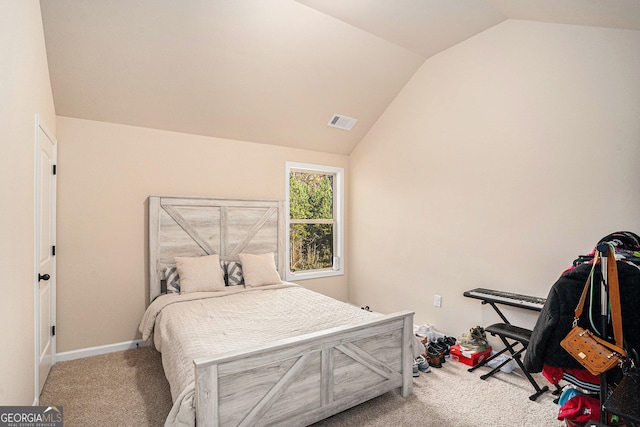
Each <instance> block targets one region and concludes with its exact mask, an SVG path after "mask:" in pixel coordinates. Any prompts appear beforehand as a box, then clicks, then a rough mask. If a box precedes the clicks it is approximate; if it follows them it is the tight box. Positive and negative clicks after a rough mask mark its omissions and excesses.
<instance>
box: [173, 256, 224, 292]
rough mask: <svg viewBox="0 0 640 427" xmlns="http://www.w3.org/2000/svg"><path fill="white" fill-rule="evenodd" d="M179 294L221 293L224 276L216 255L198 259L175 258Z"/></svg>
mask: <svg viewBox="0 0 640 427" xmlns="http://www.w3.org/2000/svg"><path fill="white" fill-rule="evenodd" d="M176 268H177V269H178V275H179V276H180V293H181V294H186V293H189V292H201V291H223V290H224V289H225V288H224V274H223V272H222V268H220V257H219V256H218V255H217V254H214V255H206V256H200V257H176Z"/></svg>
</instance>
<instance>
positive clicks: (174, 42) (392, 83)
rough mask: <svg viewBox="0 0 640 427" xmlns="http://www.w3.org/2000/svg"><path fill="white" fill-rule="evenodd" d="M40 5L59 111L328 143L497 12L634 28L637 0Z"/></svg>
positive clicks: (328, 146)
mask: <svg viewBox="0 0 640 427" xmlns="http://www.w3.org/2000/svg"><path fill="white" fill-rule="evenodd" d="M40 3H41V8H42V17H43V23H44V29H45V40H46V45H47V55H48V60H49V69H50V75H51V85H52V88H53V96H54V101H55V107H56V113H57V114H58V115H60V116H67V117H75V118H81V119H89V120H98V121H105V122H112V123H121V124H128V125H134V126H143V127H149V128H155V129H163V130H169V131H176V132H184V133H191V134H197V135H207V136H215V137H221V138H228V139H236V140H243V141H253V142H259V143H266V144H274V145H282V146H288V147H299V148H304V149H309V150H316V151H323V152H330V153H338V154H348V153H350V152H351V151H352V150H353V148H354V147H355V146H356V144H357V143H358V142H359V141H360V140H361V139H362V138H363V137H364V135H365V134H366V133H367V131H368V130H369V129H370V127H371V126H372V125H373V123H375V121H376V120H377V119H378V117H379V116H380V115H381V114H382V112H383V111H384V110H385V109H386V108H387V106H388V105H389V103H390V102H391V101H392V100H393V98H394V97H395V96H396V94H397V93H398V92H399V91H400V90H401V89H402V87H403V86H404V85H405V84H406V83H407V81H408V80H409V79H410V78H411V76H412V75H413V74H414V72H415V71H416V70H417V69H418V68H419V67H420V65H421V64H422V63H423V62H424V60H425V59H426V58H428V57H430V56H432V55H434V54H437V53H438V52H441V51H442V50H445V49H447V48H449V47H451V46H453V45H455V44H457V43H459V42H461V41H463V40H465V39H467V38H469V37H472V36H473V35H475V34H477V33H479V32H481V31H484V30H486V29H488V28H490V27H492V26H494V25H496V24H498V23H500V22H502V21H504V20H506V19H523V20H533V21H542V22H552V23H565V24H576V25H589V26H601V27H612V28H624V29H634V30H640V0H535V1H532V0H392V1H391V0H298V1H295V0H108V1H106V0H40ZM334 113H338V114H344V115H346V116H350V117H354V118H357V119H358V122H357V124H356V125H355V127H354V128H353V130H351V131H344V130H340V129H336V128H332V127H328V126H327V122H328V121H329V120H330V119H331V117H332V115H333V114H334Z"/></svg>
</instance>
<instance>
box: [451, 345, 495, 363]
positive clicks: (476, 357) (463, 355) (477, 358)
mask: <svg viewBox="0 0 640 427" xmlns="http://www.w3.org/2000/svg"><path fill="white" fill-rule="evenodd" d="M449 353H450V354H451V358H452V359H453V360H457V361H458V362H461V363H464V364H465V365H469V366H476V365H477V364H478V363H480V362H482V361H483V360H485V359H487V358H488V357H489V356H491V347H488V348H487V349H486V350H485V351H469V350H466V349H461V348H460V345H459V344H456V345H453V346H451V348H450V349H449Z"/></svg>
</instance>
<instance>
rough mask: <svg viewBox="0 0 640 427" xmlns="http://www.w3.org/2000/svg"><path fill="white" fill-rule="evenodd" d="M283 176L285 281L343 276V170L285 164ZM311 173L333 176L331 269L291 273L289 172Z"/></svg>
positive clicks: (339, 168)
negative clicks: (333, 223)
mask: <svg viewBox="0 0 640 427" xmlns="http://www.w3.org/2000/svg"><path fill="white" fill-rule="evenodd" d="M285 169H286V174H285V204H284V211H285V212H284V217H285V280H287V281H294V280H295V281H298V280H307V279H317V278H321V277H330V276H339V275H343V274H344V168H341V167H337V166H324V165H314V164H310V163H297V162H286V167H285ZM292 170H293V171H302V172H311V173H324V174H333V175H334V176H335V179H334V183H333V214H334V220H335V228H334V230H333V239H334V240H333V241H334V247H333V268H331V269H322V270H310V271H295V272H292V271H291V265H290V263H289V260H290V259H291V246H290V241H289V239H290V233H289V230H290V227H291V223H290V218H289V217H290V213H289V212H290V211H289V203H290V199H289V177H290V176H291V171H292Z"/></svg>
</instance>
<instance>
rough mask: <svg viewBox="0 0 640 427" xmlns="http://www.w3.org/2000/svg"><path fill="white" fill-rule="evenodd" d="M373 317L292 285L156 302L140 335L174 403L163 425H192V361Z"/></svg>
mask: <svg viewBox="0 0 640 427" xmlns="http://www.w3.org/2000/svg"><path fill="white" fill-rule="evenodd" d="M376 316H378V314H376V313H371V312H367V311H365V310H361V309H359V308H357V307H354V306H352V305H350V304H346V303H343V302H341V301H338V300H335V299H333V298H329V297H327V296H324V295H321V294H318V293H316V292H312V291H309V290H307V289H305V288H303V287H300V286H298V285H294V284H291V283H283V284H281V285H271V286H264V287H260V288H252V289H249V288H247V289H244V288H242V287H231V288H230V289H229V290H228V291H223V292H198V293H192V294H184V295H177V294H170V295H162V296H160V297H158V298H156V300H155V301H154V302H153V303H152V304H151V305H150V306H149V308H148V309H147V311H146V312H145V314H144V317H143V319H142V322H141V324H140V332H141V333H142V335H143V339H144V340H147V339H149V338H150V337H151V336H152V334H153V339H154V343H155V346H156V349H157V350H158V351H160V352H161V353H162V364H163V366H164V371H165V375H166V376H167V380H168V381H169V384H170V386H171V397H172V399H173V402H174V404H173V408H172V409H171V412H170V414H169V417H168V418H167V421H166V424H165V425H179V426H183V425H184V426H187V425H189V426H192V425H194V424H195V409H194V407H193V397H194V393H195V382H194V366H193V360H194V359H197V358H201V357H211V356H213V355H218V354H221V353H224V352H228V351H233V350H239V349H243V348H252V347H255V346H258V345H261V344H265V343H268V342H271V341H275V340H279V339H283V338H289V337H293V336H297V335H302V334H306V333H311V332H316V331H319V330H323V329H328V328H332V327H336V326H341V325H349V324H357V323H360V322H362V321H365V320H370V319H371V318H373V317H376Z"/></svg>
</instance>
